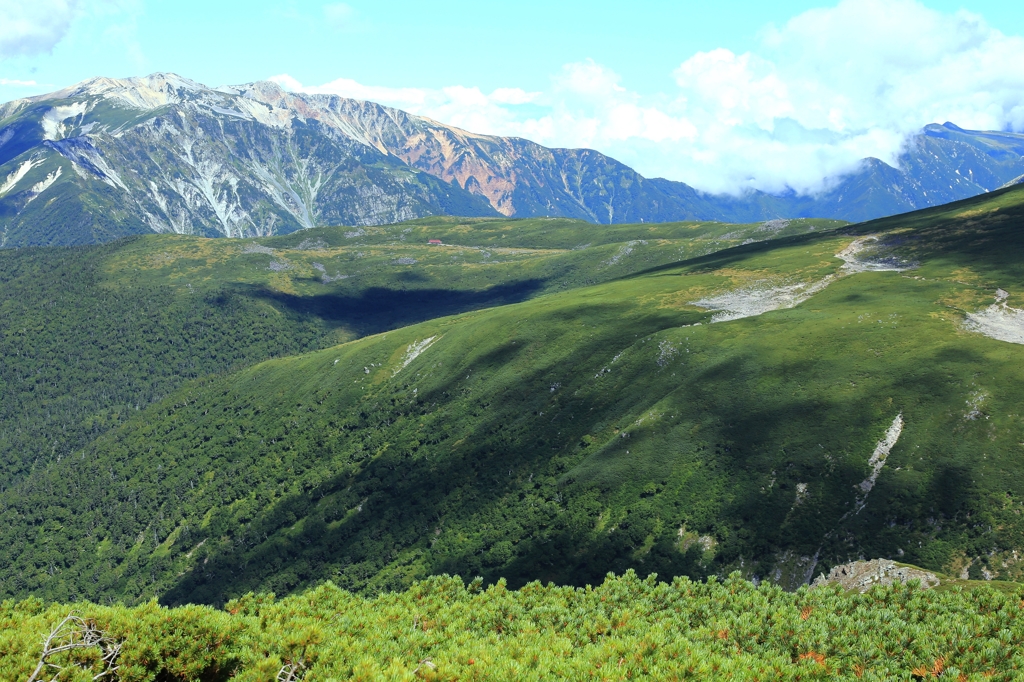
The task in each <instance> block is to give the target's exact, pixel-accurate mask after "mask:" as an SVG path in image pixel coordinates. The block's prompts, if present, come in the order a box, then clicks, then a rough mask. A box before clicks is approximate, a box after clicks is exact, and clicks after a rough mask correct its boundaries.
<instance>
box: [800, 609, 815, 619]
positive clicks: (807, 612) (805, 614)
mask: <svg viewBox="0 0 1024 682" xmlns="http://www.w3.org/2000/svg"><path fill="white" fill-rule="evenodd" d="M812 611H814V609H812V608H811V607H810V606H805V607H804V608H803V609H801V611H800V620H807V619H808V618H810V617H811V612H812Z"/></svg>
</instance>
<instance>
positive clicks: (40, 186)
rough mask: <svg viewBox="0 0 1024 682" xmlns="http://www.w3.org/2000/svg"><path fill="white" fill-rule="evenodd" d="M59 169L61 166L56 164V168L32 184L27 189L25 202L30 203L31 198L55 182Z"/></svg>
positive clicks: (58, 175) (59, 172)
mask: <svg viewBox="0 0 1024 682" xmlns="http://www.w3.org/2000/svg"><path fill="white" fill-rule="evenodd" d="M61 170H62V168H61V167H60V166H57V170H55V171H53V172H51V173H48V174H47V175H46V177H45V178H43V179H42V180H40V181H39V182H37V183H36V184H34V185H32V188H31V189H29V191H28V195H29V196H28V200H27V201H26V202H25V203H26V204H28V203H30V202H31V201H32V200H33V199H35V198H36V197H38V196H39V195H40V194H42V193H43V192H45V191H46V190H48V189H49V188H50V186H51V185H53V183H55V182H57V178H59V177H60V174H61Z"/></svg>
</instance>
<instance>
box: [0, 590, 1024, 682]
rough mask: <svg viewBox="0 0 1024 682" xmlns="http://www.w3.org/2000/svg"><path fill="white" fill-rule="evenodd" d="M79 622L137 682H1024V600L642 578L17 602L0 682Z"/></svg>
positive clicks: (89, 668)
mask: <svg viewBox="0 0 1024 682" xmlns="http://www.w3.org/2000/svg"><path fill="white" fill-rule="evenodd" d="M69 612H77V613H79V614H81V615H82V616H83V617H86V618H89V619H92V620H94V621H95V623H96V624H97V626H98V627H100V628H101V629H103V630H104V632H105V633H106V634H107V636H108V637H111V638H114V639H116V640H118V641H120V642H121V643H122V649H121V653H120V655H119V660H118V661H117V662H116V663H117V665H118V667H117V669H116V670H114V671H113V672H112V673H111V674H110V675H109V676H108V677H107V679H117V680H124V681H126V682H127V681H132V682H142V681H149V680H211V681H212V680H227V679H237V680H244V681H248V682H257V681H266V682H269V681H271V680H275V679H277V678H278V677H279V676H280V677H281V679H286V678H287V679H295V680H298V679H305V680H309V681H313V680H419V679H423V680H601V679H603V680H628V679H680V680H681V679H694V680H708V679H732V680H744V681H745V680H750V681H753V680H836V679H842V680H845V679H851V680H852V679H863V680H922V679H932V678H940V677H941V678H943V679H952V680H1013V679H1020V677H1021V675H1024V654H1022V653H1021V652H1022V651H1024V589H1022V590H1021V591H1018V593H1016V594H1012V595H1011V594H1007V593H1004V592H998V591H996V590H993V589H990V588H988V587H980V588H973V589H970V590H963V589H960V588H955V589H952V590H949V591H925V590H921V589H918V586H917V585H916V584H914V583H911V584H909V585H895V586H891V587H876V588H874V589H872V590H871V591H869V592H867V593H864V594H852V595H851V594H845V593H844V592H842V590H841V589H840V588H838V587H831V586H830V587H824V588H819V589H816V590H808V589H806V588H803V589H801V590H799V591H798V592H795V593H789V592H784V591H783V590H781V589H780V588H778V587H776V586H773V585H769V584H761V585H759V586H755V585H754V584H752V583H750V582H747V581H745V580H742V579H741V578H739V577H738V575H733V576H731V577H729V578H728V579H726V580H724V581H717V580H714V579H711V580H709V581H708V582H707V583H700V582H693V581H690V580H689V579H686V578H677V579H675V580H674V581H673V582H672V583H671V584H667V583H663V582H657V581H656V579H655V577H654V576H650V577H649V578H647V579H646V580H641V579H639V578H638V577H637V576H636V574H635V573H633V572H632V571H630V572H628V573H626V574H625V575H623V576H620V577H616V576H613V575H609V576H608V578H607V579H606V580H605V582H604V583H603V584H602V585H600V586H598V587H589V586H588V587H585V588H571V587H556V586H554V585H547V586H545V585H542V584H540V583H531V584H529V585H527V586H525V587H524V588H522V589H520V590H516V591H512V590H508V589H506V587H505V585H504V583H503V582H499V583H498V584H496V585H493V586H490V587H487V588H484V587H483V586H482V584H481V582H480V581H479V580H477V581H474V582H472V583H470V584H468V585H466V584H464V583H463V581H462V580H461V579H459V578H453V577H449V576H439V577H434V578H430V579H428V580H425V581H423V582H419V583H416V584H415V585H413V586H412V587H411V588H410V589H409V590H407V591H405V592H398V593H388V594H382V595H380V596H378V597H376V598H372V599H366V598H362V597H359V596H356V595H353V594H351V593H349V592H346V591H344V590H342V589H339V588H338V587H336V586H334V585H332V584H330V583H328V584H325V585H322V586H320V587H318V588H316V589H313V590H310V591H307V592H304V593H302V594H297V595H294V596H290V597H287V598H284V599H280V600H278V599H275V598H274V596H273V595H260V594H248V595H245V596H243V597H241V598H239V599H235V600H232V601H230V602H228V604H227V605H226V607H225V609H224V610H219V609H214V608H210V607H199V606H185V607H180V608H172V609H168V608H164V607H161V606H159V605H157V604H156V603H155V602H151V603H148V604H144V605H142V606H138V607H133V608H127V607H123V606H99V605H95V604H88V603H79V604H73V605H65V604H44V603H42V602H40V601H39V600H36V599H29V600H26V601H22V602H13V601H6V602H4V603H3V604H2V606H0V678H2V679H4V680H27V679H28V677H29V676H30V675H31V673H32V671H33V670H34V669H35V667H36V665H37V664H38V661H39V654H40V647H41V642H42V640H43V639H44V638H45V636H46V635H47V634H48V633H49V632H50V630H51V628H53V626H54V625H55V624H56V623H58V622H59V621H60V620H61V619H62V618H63V617H64V616H65V615H67V614H68V613H69ZM98 661H99V657H98V656H95V657H94V658H93V659H90V658H89V657H88V656H83V655H82V654H78V658H77V659H76V660H75V661H65V663H72V664H71V665H66V666H65V667H64V668H63V670H62V671H60V672H59V673H58V675H57V679H59V680H79V679H81V680H87V679H93V677H94V676H95V675H97V674H98V673H100V672H102V670H101V669H100V667H99V662H98ZM59 662H60V661H58V663H59ZM47 679H49V677H48V678H47ZM101 679H102V678H101Z"/></svg>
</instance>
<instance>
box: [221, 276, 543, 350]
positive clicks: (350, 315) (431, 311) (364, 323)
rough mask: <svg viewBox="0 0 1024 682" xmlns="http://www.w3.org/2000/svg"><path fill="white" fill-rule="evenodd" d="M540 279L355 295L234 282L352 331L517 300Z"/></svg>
mask: <svg viewBox="0 0 1024 682" xmlns="http://www.w3.org/2000/svg"><path fill="white" fill-rule="evenodd" d="M545 283H546V280H544V279H527V280H523V281H520V282H515V283H511V284H499V285H495V286H492V287H489V288H487V289H479V290H465V289H440V288H429V289H411V288H410V289H390V288H385V287H373V288H369V289H365V290H363V291H362V292H360V293H359V294H355V295H351V294H342V293H326V294H317V295H313V296H300V295H297V294H290V293H285V292H282V291H277V290H274V289H270V288H268V287H265V286H260V285H238V286H237V290H238V291H240V293H242V294H243V295H245V296H248V297H250V298H255V299H262V300H265V301H269V302H271V303H273V304H274V305H275V306H276V307H277V308H278V309H280V310H282V311H284V312H286V313H289V314H292V315H296V316H300V317H315V318H318V319H320V320H322V321H323V322H325V323H327V324H328V325H330V326H332V327H336V328H337V327H341V328H345V329H347V330H349V331H351V332H352V333H354V334H356V335H358V336H368V335H371V334H376V333H379V332H384V331H389V330H391V329H396V328H399V327H405V326H408V325H411V324H416V323H417V322H425V321H427V320H432V319H435V318H438V317H445V316H448V315H456V314H458V313H464V312H469V311H471V310H480V309H482V308H492V307H494V306H500V305H508V304H511V303H520V302H522V301H525V300H527V299H529V298H532V297H533V296H535V295H537V294H538V293H539V292H540V291H541V290H542V289H543V288H544V285H545Z"/></svg>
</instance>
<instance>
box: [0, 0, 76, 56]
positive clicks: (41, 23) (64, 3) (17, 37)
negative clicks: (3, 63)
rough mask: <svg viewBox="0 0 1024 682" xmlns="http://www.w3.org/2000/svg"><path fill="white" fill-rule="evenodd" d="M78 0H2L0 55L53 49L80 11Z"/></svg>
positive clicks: (39, 52) (36, 52)
mask: <svg viewBox="0 0 1024 682" xmlns="http://www.w3.org/2000/svg"><path fill="white" fill-rule="evenodd" d="M78 4H79V3H78V0H0V58H3V57H13V56H31V55H37V54H44V53H47V52H50V51H51V50H53V48H54V46H56V45H57V43H59V42H60V41H61V39H63V38H64V36H65V35H66V34H67V32H68V28H69V27H70V26H71V22H72V21H73V20H74V19H75V17H76V15H77V14H78Z"/></svg>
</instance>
